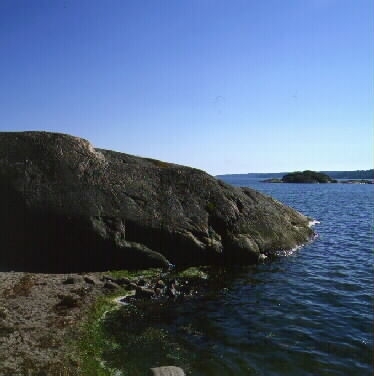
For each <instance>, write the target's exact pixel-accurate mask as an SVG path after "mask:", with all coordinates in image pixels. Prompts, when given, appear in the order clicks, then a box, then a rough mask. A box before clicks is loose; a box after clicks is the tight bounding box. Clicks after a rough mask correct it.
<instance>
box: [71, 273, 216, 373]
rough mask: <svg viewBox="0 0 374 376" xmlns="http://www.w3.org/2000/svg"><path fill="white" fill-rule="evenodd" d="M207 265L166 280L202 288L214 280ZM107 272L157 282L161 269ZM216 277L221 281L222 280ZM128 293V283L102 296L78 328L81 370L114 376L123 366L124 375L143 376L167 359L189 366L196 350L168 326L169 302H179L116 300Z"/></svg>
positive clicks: (77, 356)
mask: <svg viewBox="0 0 374 376" xmlns="http://www.w3.org/2000/svg"><path fill="white" fill-rule="evenodd" d="M209 270H210V268H209V267H190V268H187V269H184V270H180V271H172V272H170V273H169V274H168V276H167V280H173V279H176V280H178V281H179V282H182V283H186V284H187V285H188V286H191V287H193V288H192V289H193V290H198V289H199V287H201V286H203V285H204V286H205V287H206V286H207V283H208V282H209V281H210V278H209V275H208V274H209ZM107 274H108V275H110V276H111V277H113V278H117V279H120V278H127V279H129V280H130V281H133V282H134V281H136V280H139V278H142V279H145V280H146V281H157V280H158V279H159V278H160V275H161V269H147V270H138V271H127V270H119V271H111V272H108V273H107ZM216 278H217V280H218V281H219V283H220V284H222V280H223V279H222V278H221V277H219V276H217V277H216ZM213 279H214V278H213ZM186 281H188V282H186ZM218 281H217V283H218ZM128 293H129V290H128V287H124V288H120V289H118V290H116V292H115V293H113V294H110V295H106V296H102V297H100V298H98V299H97V300H96V302H95V303H94V304H93V306H92V307H91V308H90V311H89V314H88V316H87V318H86V320H85V322H84V323H83V324H82V326H81V328H80V332H79V339H78V341H77V342H76V343H74V344H72V345H71V348H72V353H73V355H71V359H73V360H75V362H76V363H77V364H78V374H79V375H82V376H113V375H116V374H117V373H118V371H120V372H121V375H124V376H141V375H144V374H146V373H147V371H148V370H149V368H151V367H157V366H161V365H165V364H173V365H177V366H179V367H182V368H183V369H184V370H185V371H188V369H189V367H190V366H189V364H191V359H192V358H191V357H194V356H195V355H194V354H191V353H189V352H188V350H187V349H186V348H185V347H184V345H183V343H181V342H180V341H179V339H178V334H177V333H174V332H173V330H172V331H169V330H167V329H165V326H164V325H165V318H167V317H168V314H169V312H170V307H178V305H175V302H173V301H168V300H162V299H161V300H160V301H157V300H155V301H152V300H144V301H143V300H137V301H136V303H134V304H131V305H118V304H117V303H115V302H114V298H116V297H118V296H121V295H127V294H128ZM170 304H171V306H170ZM116 372H117V373H116Z"/></svg>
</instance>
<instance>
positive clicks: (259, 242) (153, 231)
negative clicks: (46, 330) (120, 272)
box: [0, 132, 312, 272]
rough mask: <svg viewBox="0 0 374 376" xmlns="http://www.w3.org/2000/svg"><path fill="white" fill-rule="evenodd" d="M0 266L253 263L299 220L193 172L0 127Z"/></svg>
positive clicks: (304, 236)
mask: <svg viewBox="0 0 374 376" xmlns="http://www.w3.org/2000/svg"><path fill="white" fill-rule="evenodd" d="M0 205H1V208H2V210H1V213H0V226H1V232H0V245H1V253H0V270H28V271H44V272H73V271H87V270H90V271H95V270H96V271H97V270H108V269H115V268H138V267H142V268H144V267H153V266H167V265H168V264H169V263H173V264H177V265H184V266H185V265H202V264H219V263H226V264H233V263H241V264H242V263H253V262H257V261H258V259H259V257H260V254H269V253H271V252H272V251H275V250H279V249H289V248H293V247H294V246H296V245H299V244H301V243H304V242H306V241H307V240H308V239H309V238H310V237H311V236H312V230H311V229H310V228H309V227H308V218H306V217H305V216H303V215H302V214H300V213H298V212H296V211H295V210H293V209H291V208H289V207H287V206H284V205H282V204H281V203H279V202H278V201H276V200H274V199H272V198H271V197H268V196H265V195H263V194H261V193H259V192H256V191H254V190H252V189H249V188H236V187H232V186H230V185H228V184H225V183H223V182H221V181H219V180H216V179H215V178H214V177H212V176H210V175H208V174H206V173H204V172H203V171H200V170H197V169H193V168H189V167H184V166H180V165H175V164H169V163H165V162H161V161H158V160H152V159H147V158H139V157H135V156H132V155H128V154H123V153H118V152H114V151H108V150H101V149H94V148H93V147H92V146H91V144H90V143H89V142H88V141H86V140H83V139H80V138H77V137H73V136H69V135H63V134H56V133H48V132H22V133H8V132H4V133H0Z"/></svg>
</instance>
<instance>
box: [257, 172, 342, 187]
mask: <svg viewBox="0 0 374 376" xmlns="http://www.w3.org/2000/svg"><path fill="white" fill-rule="evenodd" d="M263 182H264V183H308V184H310V183H314V184H319V183H337V180H335V179H332V178H331V177H330V176H328V175H326V174H324V173H322V172H316V171H310V170H305V171H296V172H291V173H289V174H286V175H284V176H283V177H282V179H267V180H264V181H263Z"/></svg>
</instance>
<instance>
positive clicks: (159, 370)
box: [150, 366, 185, 376]
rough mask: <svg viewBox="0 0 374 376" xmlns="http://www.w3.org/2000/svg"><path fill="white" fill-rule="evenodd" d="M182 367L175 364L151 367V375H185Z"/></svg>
mask: <svg viewBox="0 0 374 376" xmlns="http://www.w3.org/2000/svg"><path fill="white" fill-rule="evenodd" d="M184 375H185V373H184V371H183V369H182V368H179V367H174V366H166V367H156V368H151V372H150V376H184Z"/></svg>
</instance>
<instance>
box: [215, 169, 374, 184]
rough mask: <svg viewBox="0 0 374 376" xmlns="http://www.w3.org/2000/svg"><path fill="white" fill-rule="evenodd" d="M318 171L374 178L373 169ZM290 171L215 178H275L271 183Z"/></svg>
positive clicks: (358, 177) (342, 177)
mask: <svg viewBox="0 0 374 376" xmlns="http://www.w3.org/2000/svg"><path fill="white" fill-rule="evenodd" d="M318 172H319V173H322V174H326V175H328V176H329V177H330V178H331V179H350V180H357V179H365V180H373V179H374V169H371V170H356V171H318ZM289 173H290V172H289V171H288V172H255V173H248V174H225V175H217V176H216V177H217V178H224V179H227V178H234V179H239V178H254V179H268V180H270V179H275V181H272V183H277V182H278V183H280V182H282V178H283V176H285V175H287V174H289Z"/></svg>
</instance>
